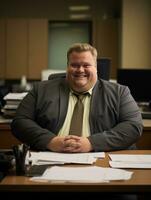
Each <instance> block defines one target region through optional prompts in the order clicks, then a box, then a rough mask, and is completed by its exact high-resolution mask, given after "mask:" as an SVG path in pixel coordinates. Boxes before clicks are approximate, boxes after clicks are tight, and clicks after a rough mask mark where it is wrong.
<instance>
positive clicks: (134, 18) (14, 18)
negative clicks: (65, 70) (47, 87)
mask: <svg viewBox="0 0 151 200" xmlns="http://www.w3.org/2000/svg"><path fill="white" fill-rule="evenodd" d="M79 5H82V6H83V8H82V9H81V10H77V7H74V6H79ZM84 6H85V7H86V8H85V7H84ZM150 19H151V1H150V0H133V1H131V0H93V1H91V0H80V1H76V0H55V1H51V0H43V1H42V0H37V1H36V0H30V1H28V0H26V1H19V0H1V2H0V79H4V80H5V79H20V78H21V77H22V76H23V75H25V76H26V77H27V79H29V80H30V79H31V80H39V79H40V78H41V71H42V70H43V69H47V68H48V65H49V64H48V63H49V62H48V61H49V42H48V41H49V23H50V22H53V21H61V22H64V21H66V22H67V21H68V22H74V21H77V22H91V25H92V29H91V43H92V45H94V46H95V47H96V48H97V50H98V57H99V58H101V57H105V58H110V59H111V65H112V66H111V78H116V76H117V69H118V68H151V56H150V52H151V37H150V35H151V20H150ZM56 48H58V49H59V48H60V47H59V45H58V47H56ZM57 59H59V58H57ZM53 67H54V66H53ZM56 67H57V66H56ZM50 68H51V66H50Z"/></svg>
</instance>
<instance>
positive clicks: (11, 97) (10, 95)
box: [4, 92, 27, 100]
mask: <svg viewBox="0 0 151 200" xmlns="http://www.w3.org/2000/svg"><path fill="white" fill-rule="evenodd" d="M26 95H27V92H21V93H13V92H10V93H8V94H7V95H6V96H5V97H4V100H22V99H23V98H24V97H25V96H26Z"/></svg>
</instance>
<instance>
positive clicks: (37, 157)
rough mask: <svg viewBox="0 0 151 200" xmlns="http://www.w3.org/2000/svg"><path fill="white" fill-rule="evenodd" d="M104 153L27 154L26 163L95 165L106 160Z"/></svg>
mask: <svg viewBox="0 0 151 200" xmlns="http://www.w3.org/2000/svg"><path fill="white" fill-rule="evenodd" d="M104 157H105V153H104V152H97V153H55V152H31V153H29V154H27V157H26V162H27V163H28V162H32V164H34V165H35V164H39V163H43V164H48V163H50V164H55V163H56V164H64V163H77V164H93V163H94V162H95V161H96V160H97V159H98V158H104Z"/></svg>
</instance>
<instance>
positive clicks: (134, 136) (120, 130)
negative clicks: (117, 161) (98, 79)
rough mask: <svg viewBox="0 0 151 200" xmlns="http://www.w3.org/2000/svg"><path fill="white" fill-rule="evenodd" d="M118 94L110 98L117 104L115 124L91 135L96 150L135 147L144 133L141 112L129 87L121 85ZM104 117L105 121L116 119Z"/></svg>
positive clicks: (90, 138)
mask: <svg viewBox="0 0 151 200" xmlns="http://www.w3.org/2000/svg"><path fill="white" fill-rule="evenodd" d="M114 93H115V92H114ZM112 96H114V97H115V94H114V95H113V93H112ZM117 96H118V98H112V100H111V99H110V101H113V102H114V104H115V105H116V106H115V108H114V109H115V110H116V112H115V116H116V117H117V122H116V123H115V125H114V126H113V127H110V128H108V129H106V130H103V131H102V132H97V133H95V134H92V135H91V136H90V137H89V140H90V142H91V144H92V146H93V149H94V150H95V151H114V150H122V149H134V148H135V143H136V142H137V140H138V139H139V138H140V136H141V134H142V129H143V125H142V117H141V113H140V110H139V108H138V106H137V104H136V102H135V100H134V99H133V97H132V95H131V94H130V91H129V89H128V87H125V86H121V87H119V91H118V95H117ZM106 115H107V114H106ZM104 119H105V120H104V123H105V121H108V120H112V121H113V120H115V119H110V116H104Z"/></svg>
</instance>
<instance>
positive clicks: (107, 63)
mask: <svg viewBox="0 0 151 200" xmlns="http://www.w3.org/2000/svg"><path fill="white" fill-rule="evenodd" d="M110 71H111V60H110V59H109V58H99V59H97V72H98V77H99V78H101V79H104V80H109V79H110Z"/></svg>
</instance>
